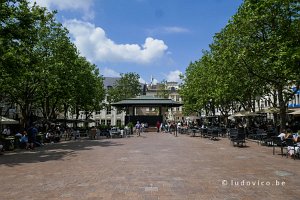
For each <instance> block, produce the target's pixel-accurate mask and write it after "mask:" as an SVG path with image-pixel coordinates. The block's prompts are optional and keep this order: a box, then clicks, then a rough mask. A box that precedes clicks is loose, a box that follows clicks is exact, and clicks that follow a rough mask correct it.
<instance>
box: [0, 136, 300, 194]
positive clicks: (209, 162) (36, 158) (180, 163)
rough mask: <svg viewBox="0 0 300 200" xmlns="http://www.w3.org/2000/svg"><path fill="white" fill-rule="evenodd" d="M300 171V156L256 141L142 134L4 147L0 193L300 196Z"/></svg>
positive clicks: (0, 160)
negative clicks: (27, 147)
mask: <svg viewBox="0 0 300 200" xmlns="http://www.w3.org/2000/svg"><path fill="white" fill-rule="evenodd" d="M279 152H280V150H279V148H278V149H276V154H278V153H279ZM299 169H300V160H299V159H296V160H293V159H291V158H286V157H282V156H281V155H273V154H272V147H266V146H260V145H258V144H257V143H254V142H247V147H244V148H238V147H233V146H232V145H231V144H230V142H229V140H228V139H227V138H221V140H219V141H212V140H209V139H207V138H200V137H190V136H187V135H179V136H178V137H174V136H173V135H171V134H168V133H143V134H142V136H141V137H136V136H133V137H129V138H120V139H101V140H93V141H91V140H81V141H67V142H61V143H58V144H48V145H46V146H45V147H43V148H38V149H36V150H35V151H24V150H22V151H17V152H6V153H5V154H4V155H1V156H0V171H1V172H0V173H1V176H0V199H2V200H13V199H22V200H27V199H28V200H35V199H36V200H41V199H47V200H54V199H63V200H74V199H75V200H76V199H95V200H98V199H114V200H115V199H128V200H134V199H145V200H148V199H149V200H150V199H151V200H152V199H165V200H172V199H178V200H183V199H190V200H192V199H195V200H196V199H197V200H198V199H227V200H240V199H247V200H251V199H255V200H258V199H278V200H280V199H285V200H298V199H300V170H299Z"/></svg>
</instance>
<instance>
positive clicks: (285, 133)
mask: <svg viewBox="0 0 300 200" xmlns="http://www.w3.org/2000/svg"><path fill="white" fill-rule="evenodd" d="M278 137H280V138H281V140H282V141H283V142H284V140H285V139H292V141H293V142H294V143H296V144H297V145H296V146H295V147H292V146H287V149H288V153H289V155H290V156H295V153H296V152H299V151H300V136H299V134H298V133H292V131H291V130H290V129H287V130H282V131H281V133H280V134H279V135H278Z"/></svg>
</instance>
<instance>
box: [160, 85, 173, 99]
mask: <svg viewBox="0 0 300 200" xmlns="http://www.w3.org/2000/svg"><path fill="white" fill-rule="evenodd" d="M167 83H168V82H167V81H166V80H162V81H161V82H160V83H159V84H157V85H158V88H157V96H158V97H161V98H164V99H168V98H169V95H170V92H171V91H170V90H169V89H168V85H167Z"/></svg>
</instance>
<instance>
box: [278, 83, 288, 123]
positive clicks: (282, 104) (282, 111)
mask: <svg viewBox="0 0 300 200" xmlns="http://www.w3.org/2000/svg"><path fill="white" fill-rule="evenodd" d="M278 102H279V109H280V110H279V116H280V128H281V129H285V128H286V109H287V106H286V103H285V101H284V97H283V89H282V87H281V86H279V87H278Z"/></svg>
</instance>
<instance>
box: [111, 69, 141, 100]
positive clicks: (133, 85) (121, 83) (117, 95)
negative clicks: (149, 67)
mask: <svg viewBox="0 0 300 200" xmlns="http://www.w3.org/2000/svg"><path fill="white" fill-rule="evenodd" d="M139 78H140V76H139V75H138V74H136V73H133V72H129V73H125V74H121V78H120V79H119V80H117V81H116V83H115V85H114V86H113V87H112V88H111V89H109V90H108V95H109V96H110V100H111V102H118V101H121V100H123V99H128V98H134V97H136V96H138V95H140V94H141V93H142V87H141V84H140V82H139Z"/></svg>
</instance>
